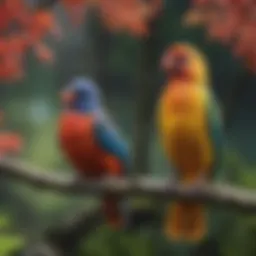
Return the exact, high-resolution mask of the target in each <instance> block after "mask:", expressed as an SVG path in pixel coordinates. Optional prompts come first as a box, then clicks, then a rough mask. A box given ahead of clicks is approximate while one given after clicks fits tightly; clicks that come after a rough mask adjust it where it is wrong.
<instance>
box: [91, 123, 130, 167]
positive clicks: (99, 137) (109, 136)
mask: <svg viewBox="0 0 256 256" xmlns="http://www.w3.org/2000/svg"><path fill="white" fill-rule="evenodd" d="M94 131H95V138H96V141H97V143H98V144H99V146H100V147H101V148H102V149H103V150H105V151H106V152H108V153H110V154H113V155H114V156H116V157H117V158H118V159H120V160H121V162H122V163H123V167H124V171H127V170H128V169H129V164H130V159H129V150H128V147H127V145H126V143H125V142H124V141H123V140H122V138H121V137H120V136H119V135H118V133H117V132H116V131H115V130H114V128H113V127H111V126H109V125H108V124H107V123H104V122H100V121H99V122H96V123H95V125H94Z"/></svg>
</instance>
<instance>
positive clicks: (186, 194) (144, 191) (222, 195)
mask: <svg viewBox="0 0 256 256" xmlns="http://www.w3.org/2000/svg"><path fill="white" fill-rule="evenodd" d="M49 173H51V174H49ZM0 175H1V176H2V177H6V178H10V179H16V180H17V181H19V182H23V183H26V184H28V185H31V186H34V187H36V188H38V189H48V190H52V191H55V192H60V193H70V194H77V195H81V194H93V195H100V194H102V193H109V192H110V193H116V194H120V195H126V196H149V197H157V198H161V199H163V200H167V199H183V200H190V201H191V200H195V201H198V202H204V203H210V204H215V205H221V206H224V207H230V208H236V209H237V210H242V211H249V212H256V193H255V190H248V189H241V188H235V187H232V186H229V185H224V184H222V185H220V184H218V185H212V184H208V185H207V186H192V187H184V186H179V185H176V184H170V182H169V180H168V179H166V178H163V179H157V178H152V177H138V179H137V180H136V182H134V179H128V178H122V179H121V178H120V179H119V178H111V179H110V178H107V179H104V180H101V181H90V180H87V181H83V182H81V181H79V180H78V179H74V178H71V176H69V177H68V176H66V177H63V176H64V175H61V177H58V176H56V175H54V174H53V172H49V171H48V172H43V171H40V170H37V169H36V168H33V167H30V166H28V165H26V164H23V163H20V162H17V161H16V162H15V161H13V160H12V161H10V160H9V161H8V160H7V159H6V160H1V161H0Z"/></svg>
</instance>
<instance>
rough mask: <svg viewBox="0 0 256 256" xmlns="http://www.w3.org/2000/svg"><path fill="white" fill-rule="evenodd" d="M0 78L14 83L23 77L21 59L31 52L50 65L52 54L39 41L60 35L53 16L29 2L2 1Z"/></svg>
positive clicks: (23, 63) (0, 10) (19, 0)
mask: <svg viewBox="0 0 256 256" xmlns="http://www.w3.org/2000/svg"><path fill="white" fill-rule="evenodd" d="M0 15H1V22H0V31H1V37H0V59H1V62H0V78H1V81H7V82H14V81H16V80H19V79H21V78H23V77H24V66H25V57H26V54H27V52H28V51H29V50H30V49H32V50H33V51H34V53H35V54H36V56H37V57H38V58H39V60H41V61H43V62H47V63H49V62H51V61H52V60H53V53H52V52H51V51H50V49H49V48H48V47H47V46H46V45H45V44H44V43H43V42H42V39H43V38H44V37H45V36H46V35H47V34H48V33H52V34H53V35H55V36H56V37H59V36H60V31H59V28H58V27H57V25H56V22H55V20H54V16H53V14H52V13H51V12H50V11H49V10H46V9H41V8H38V6H36V5H34V3H33V1H32V3H31V1H25V0H4V1H1V3H0Z"/></svg>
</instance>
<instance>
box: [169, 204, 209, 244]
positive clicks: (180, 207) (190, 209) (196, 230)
mask: <svg viewBox="0 0 256 256" xmlns="http://www.w3.org/2000/svg"><path fill="white" fill-rule="evenodd" d="M164 232H165V234H166V237H167V238H169V239H170V240H174V241H184V240H185V241H188V242H197V241H200V240H201V239H203V238H204V236H205V235H206V232H207V222H206V211H205V206H203V205H202V204H199V203H194V202H184V201H179V202H175V203H174V204H173V205H169V206H168V209H167V214H166V219H165V223H164Z"/></svg>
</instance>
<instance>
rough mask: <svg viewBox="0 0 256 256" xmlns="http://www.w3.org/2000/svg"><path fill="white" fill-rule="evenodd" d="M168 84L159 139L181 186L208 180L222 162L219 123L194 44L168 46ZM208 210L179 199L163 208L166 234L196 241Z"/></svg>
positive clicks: (160, 107)
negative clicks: (166, 208)
mask: <svg viewBox="0 0 256 256" xmlns="http://www.w3.org/2000/svg"><path fill="white" fill-rule="evenodd" d="M162 68H163V69H164V71H165V72H166V73H167V76H168V82H167V84H166V86H165V87H164V89H163V92H162V94H161V97H160V99H159V102H158V109H157V125H158V131H159V135H160V139H161V143H162V145H163V148H164V150H165V152H166V156H167V158H168V160H169V162H170V164H171V165H172V167H173V169H174V170H175V171H174V177H175V178H176V179H177V180H178V181H179V182H180V183H181V184H182V185H185V186H187V185H192V184H195V183H199V184H207V182H210V181H212V180H213V179H216V178H217V176H216V175H217V174H218V173H219V172H220V167H221V163H222V148H223V140H224V138H223V124H222V117H221V113H220V109H219V106H218V103H217V101H216V99H215V97H214V94H213V92H212V90H211V87H210V81H209V80H210V79H209V70H208V67H207V61H206V59H205V57H204V56H203V54H202V53H200V51H199V50H198V49H196V48H195V47H194V46H192V45H190V44H186V43H176V44H173V45H171V46H170V47H169V48H168V49H167V51H166V53H165V54H164V56H163V58H162ZM208 224H209V223H208V222H207V215H206V208H205V206H204V205H203V204H201V203H197V202H185V201H177V202H174V203H173V205H170V206H169V207H168V210H167V214H166V220H165V223H164V232H165V234H166V236H167V238H169V239H170V240H173V241H187V242H197V241H200V240H201V239H203V238H205V236H206V235H207V232H208Z"/></svg>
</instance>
